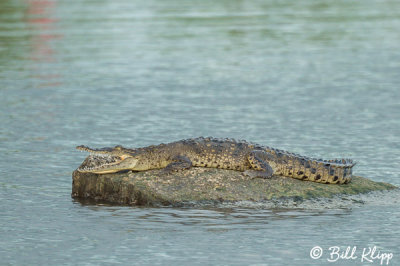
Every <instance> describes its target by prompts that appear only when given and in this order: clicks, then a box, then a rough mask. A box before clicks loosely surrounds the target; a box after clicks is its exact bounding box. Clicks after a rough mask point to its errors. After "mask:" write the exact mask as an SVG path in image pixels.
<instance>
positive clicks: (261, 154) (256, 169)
mask: <svg viewBox="0 0 400 266" xmlns="http://www.w3.org/2000/svg"><path fill="white" fill-rule="evenodd" d="M267 156H268V154H267V153H266V152H265V151H258V150H257V151H252V152H250V154H249V156H248V158H247V159H248V160H249V163H250V165H251V170H246V171H244V173H243V174H244V175H247V176H250V177H252V178H256V177H261V178H270V177H271V176H272V175H273V174H274V170H273V169H272V167H271V166H270V165H269V164H268V163H267V162H266V161H265V159H264V158H265V157H267Z"/></svg>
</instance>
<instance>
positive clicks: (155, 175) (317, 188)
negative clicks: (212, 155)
mask: <svg viewBox="0 0 400 266" xmlns="http://www.w3.org/2000/svg"><path fill="white" fill-rule="evenodd" d="M72 176H73V182H72V197H73V198H78V199H89V200H95V201H101V202H108V203H114V204H121V205H145V206H167V205H168V206H182V205H186V204H193V203H220V202H238V201H253V202H263V201H269V200H279V199H285V198H286V199H287V198H293V199H299V200H303V199H312V198H331V197H333V196H337V195H341V194H346V195H354V194H359V193H367V192H371V191H378V190H388V189H395V188H397V187H396V186H394V185H391V184H388V183H382V182H374V181H372V180H369V179H366V178H363V177H358V176H354V177H353V179H352V181H351V182H350V183H349V184H344V185H336V184H333V185H329V184H319V183H315V182H309V181H301V180H297V179H294V178H289V177H278V176H277V177H275V176H274V177H272V178H271V179H260V178H256V179H251V178H249V177H246V176H244V175H242V173H241V172H237V171H232V170H222V169H213V168H200V167H194V168H191V169H189V170H185V171H181V172H177V173H174V174H171V175H167V176H165V175H162V174H161V172H160V170H152V171H146V172H135V173H134V172H125V173H115V174H103V175H98V174H92V173H81V172H78V171H74V172H73V175H72Z"/></svg>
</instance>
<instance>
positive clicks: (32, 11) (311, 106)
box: [0, 0, 400, 265]
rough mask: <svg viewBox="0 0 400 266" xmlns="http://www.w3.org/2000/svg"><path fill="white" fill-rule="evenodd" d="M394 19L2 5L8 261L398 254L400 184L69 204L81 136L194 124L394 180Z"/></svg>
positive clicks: (0, 237) (123, 140)
mask: <svg viewBox="0 0 400 266" xmlns="http://www.w3.org/2000/svg"><path fill="white" fill-rule="evenodd" d="M399 29H400V2H399V1H396V0H384V1H380V0H379V1H378V0H365V1H344V0H339V1H334V2H326V1H321V0H310V1H287V0H283V1H242V0H230V1H226V0H222V1H209V0H202V1H197V0H194V1H183V0H171V1H153V0H150V1H130V0H121V1H105V0H97V1H93V0H85V1H67V0H58V1H57V0H1V1H0V93H1V97H0V122H1V126H0V159H1V160H0V202H1V205H0V258H1V261H0V264H2V265H38V264H49V265H56V264H70V265H109V264H120V263H122V264H140V265H142V264H149V265H150V264H151V265H157V264H177V265H187V264H197V265H204V264H258V265H260V264H265V265H282V264H288V263H290V264H291V265H325V264H327V263H328V262H327V261H326V258H327V253H326V252H325V253H324V255H323V256H322V258H321V259H319V260H312V259H311V258H310V255H309V252H310V249H311V248H312V247H313V246H316V245H320V246H321V247H323V248H325V249H327V248H328V247H330V246H341V247H346V246H357V247H358V252H360V250H361V249H362V248H364V247H369V246H370V247H372V246H377V247H378V249H379V250H381V251H382V252H391V253H393V254H394V258H393V260H392V261H391V262H390V264H391V265H396V261H397V264H398V263H400V260H399V258H398V257H399V256H400V250H399V244H400V241H399V240H398V236H399V234H400V227H399V221H400V212H399V211H400V209H399V202H400V196H399V193H398V192H391V193H384V194H382V195H380V196H376V197H374V198H373V200H366V203H364V204H358V205H352V204H349V205H348V206H346V207H343V206H341V205H337V206H335V204H333V206H332V205H331V206H330V207H329V208H324V207H323V205H321V206H318V207H317V208H313V207H312V206H308V207H302V208H296V209H293V208H281V207H280V208H265V207H257V206H253V207H246V208H244V207H240V206H237V207H235V206H229V207H228V206H226V207H220V208H200V207H199V208H192V209H189V208H181V209H178V208H134V207H116V206H106V205H101V204H99V205H93V204H89V205H85V204H81V203H79V202H76V201H74V200H72V199H71V197H70V193H71V173H72V171H73V170H74V169H75V168H76V167H77V166H78V165H79V164H80V163H81V162H82V160H83V159H84V156H85V155H84V154H81V153H78V152H76V151H75V150H74V147H75V146H76V145H80V144H86V145H90V146H94V147H102V146H110V145H116V144H120V145H124V146H128V147H137V146H146V145H150V144H157V143H161V142H169V141H174V140H178V139H181V138H188V137H197V136H201V135H203V136H215V137H234V138H239V139H246V140H249V141H254V142H258V143H260V144H265V145H269V146H273V147H276V148H279V149H286V150H289V151H291V152H296V153H301V154H304V155H308V156H314V157H323V158H336V157H351V158H353V159H354V160H356V161H357V162H358V164H357V166H356V168H355V169H354V172H355V174H357V175H361V176H365V177H368V178H371V179H373V180H375V181H384V182H389V183H392V184H395V185H400V181H399V179H398V177H399V170H398V169H399V167H400V162H399V158H400V149H399V148H400V137H399V136H400V126H399V122H400V104H399V103H400V88H399V84H400V75H399V73H400V52H399V51H400V49H399V48H400V31H399ZM358 255H360V254H358ZM340 263H341V264H340V265H358V264H360V263H361V262H360V260H359V259H358V260H355V261H353V260H341V261H340ZM375 263H378V262H375Z"/></svg>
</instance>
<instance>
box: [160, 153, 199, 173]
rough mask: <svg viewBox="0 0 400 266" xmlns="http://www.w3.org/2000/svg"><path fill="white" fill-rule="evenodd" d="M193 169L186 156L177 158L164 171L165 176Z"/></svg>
mask: <svg viewBox="0 0 400 266" xmlns="http://www.w3.org/2000/svg"><path fill="white" fill-rule="evenodd" d="M190 167H192V161H191V160H190V159H189V158H188V157H186V156H181V155H178V156H175V157H173V158H172V162H171V163H170V164H168V165H167V166H166V167H165V168H163V169H162V172H163V174H170V173H172V172H176V171H180V170H184V169H189V168H190Z"/></svg>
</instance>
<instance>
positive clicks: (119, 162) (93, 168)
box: [77, 153, 137, 174]
mask: <svg viewBox="0 0 400 266" xmlns="http://www.w3.org/2000/svg"><path fill="white" fill-rule="evenodd" d="M136 163H137V159H135V158H133V157H131V156H112V155H106V154H96V153H94V154H91V155H89V156H88V157H87V158H86V159H85V161H84V162H83V163H82V165H81V166H80V167H79V168H78V169H77V170H78V171H79V172H82V173H95V174H109V173H116V172H119V171H122V170H127V169H133V168H134V167H135V165H136Z"/></svg>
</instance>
